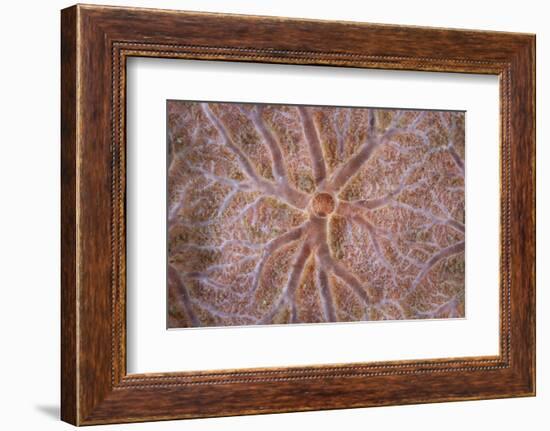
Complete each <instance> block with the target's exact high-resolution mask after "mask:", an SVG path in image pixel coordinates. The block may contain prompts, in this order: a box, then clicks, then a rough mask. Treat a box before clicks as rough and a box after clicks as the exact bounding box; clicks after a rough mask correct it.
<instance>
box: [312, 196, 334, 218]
mask: <svg viewBox="0 0 550 431" xmlns="http://www.w3.org/2000/svg"><path fill="white" fill-rule="evenodd" d="M334 207H335V202H334V198H333V197H332V195H330V194H329V193H324V192H323V193H317V194H316V195H315V196H313V199H312V200H311V211H312V212H313V214H315V215H316V216H318V217H326V216H327V215H329V214H330V213H331V212H332V211H334Z"/></svg>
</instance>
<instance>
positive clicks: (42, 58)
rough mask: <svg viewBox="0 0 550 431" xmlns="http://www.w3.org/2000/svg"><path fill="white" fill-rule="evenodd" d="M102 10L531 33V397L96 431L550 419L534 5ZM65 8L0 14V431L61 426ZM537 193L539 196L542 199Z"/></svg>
mask: <svg viewBox="0 0 550 431" xmlns="http://www.w3.org/2000/svg"><path fill="white" fill-rule="evenodd" d="M103 3H109V4H115V3H116V4H121V5H124V4H126V5H133V6H149V7H166V8H174V9H189V10H210V11H221V12H235V13H252V14H264V15H283V16H296V17H310V18H322V19H346V20H358V21H370V22H380V23H393V24H413V25H431V26H441V27H457V28H478V29H487V30H506V31H525V32H536V33H537V56H538V58H537V64H538V66H537V76H538V82H537V92H538V95H537V114H538V115H537V116H538V118H539V122H538V125H537V140H538V152H537V154H538V173H537V176H538V205H537V212H538V214H537V219H538V220H539V227H538V238H537V248H538V262H539V265H538V271H537V277H538V289H537V311H538V319H537V325H538V326H537V327H538V330H537V333H538V344H537V353H538V379H537V383H538V396H537V397H536V398H524V399H508V400H494V401H476V402H461V403H445V404H437V405H418V406H405V407H387V408H371V409H357V410H342V411H329V412H311V413H294V414H285V415H268V416H255V417H238V418H222V419H207V420H195V421H186V422H164V423H156V424H134V425H122V426H116V427H113V426H106V427H99V428H98V429H102V428H105V429H136V430H137V429H147V430H164V429H166V430H168V429H178V430H227V429H239V430H257V429H265V430H276V429H277V430H278V429H281V428H283V429H284V428H287V429H296V428H305V429H320V430H325V429H326V430H329V429H335V428H340V429H346V430H347V429H349V430H353V429H361V430H363V429H365V428H372V429H377V428H378V429H380V428H384V429H388V430H392V429H399V427H401V428H406V429H408V430H414V429H418V430H420V429H421V430H438V431H439V430H441V429H445V430H449V431H451V430H464V429H469V428H472V429H476V428H481V427H491V428H494V429H499V430H516V429H534V430H537V429H540V430H542V429H547V428H548V423H550V415H549V413H548V405H549V403H550V372H549V371H548V370H549V366H548V365H547V364H548V362H549V361H550V352H549V345H550V344H549V342H548V338H549V334H550V332H549V331H550V330H549V329H548V326H549V324H550V321H549V318H548V310H549V309H550V297H549V296H548V294H547V293H546V292H545V291H544V290H545V289H544V286H545V284H546V285H547V284H548V282H549V277H550V272H549V270H548V269H547V267H548V265H546V267H545V266H544V261H548V259H549V252H550V250H549V249H548V247H549V246H550V230H549V229H548V228H547V227H546V226H545V225H544V224H543V222H542V220H543V219H544V218H546V219H548V217H550V196H549V195H548V192H547V190H548V188H549V187H550V170H548V169H545V170H543V167H544V166H546V167H548V166H549V165H550V150H549V149H548V147H547V146H546V145H544V144H545V143H546V142H547V141H548V138H549V136H548V135H549V133H550V126H548V122H546V121H544V119H546V118H548V117H549V116H550V101H549V100H550V99H549V97H550V92H549V87H548V86H549V83H550V78H548V77H549V76H550V68H549V63H548V54H547V53H548V52H549V51H550V42H549V40H550V28H548V25H547V18H548V15H549V14H548V12H547V11H546V10H544V3H545V2H541V1H535V0H533V1H529V0H524V1H522V2H518V1H514V2H507V1H503V0H501V1H494V2H480V1H479V0H474V1H470V0H461V1H460V2H453V3H447V4H445V3H442V2H440V1H415V2H410V1H401V0H394V1H393V2H391V4H388V3H387V2H369V3H368V4H367V3H365V2H358V1H356V0H339V1H337V2H334V1H324V2H319V1H318V2H306V1H302V2H298V1H296V0H288V1H286V0H264V1H260V0H255V1H244V0H243V1H237V0H218V1H214V0H197V1H166V0H165V1H152V0H150V1H143V0H142V1H139V0H133V1H130V2H126V1H118V2H109V1H103ZM69 4H70V3H68V2H64V1H56V0H52V1H48V2H38V1H27V2H7V3H6V4H4V5H3V8H2V14H1V16H0V24H1V25H0V31H1V32H2V39H1V40H2V48H3V52H2V54H3V55H2V64H1V68H0V74H1V79H0V106H1V112H0V115H1V117H0V118H2V122H1V124H0V143H1V144H0V145H1V147H0V148H1V150H0V151H1V154H0V184H1V186H0V192H1V197H2V200H1V202H2V207H1V211H0V217H1V223H0V262H1V267H0V286H1V288H2V292H3V297H2V301H1V303H0V304H1V305H0V307H1V308H0V320H1V324H2V326H1V327H2V338H3V340H2V354H1V355H0V366H1V370H2V381H1V383H0V397H1V398H2V399H1V400H0V401H1V402H2V404H1V405H2V415H1V416H0V426H2V428H5V429H9V430H19V429H25V430H26V429H40V430H55V429H70V427H69V426H68V425H66V424H63V423H60V422H59V421H58V420H57V416H58V409H59V404H58V399H59V388H58V384H59V88H60V87H59V9H60V8H62V7H65V6H68V5H69ZM543 190H544V191H545V194H543Z"/></svg>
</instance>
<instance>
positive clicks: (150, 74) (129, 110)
mask: <svg viewBox="0 0 550 431" xmlns="http://www.w3.org/2000/svg"><path fill="white" fill-rule="evenodd" d="M61 18H62V19H61V50H62V64H61V72H62V77H61V78H62V94H61V107H62V108H61V119H62V150H61V163H62V182H61V189H62V190H61V191H62V196H61V201H62V202H61V204H62V238H61V239H62V286H61V291H62V325H61V335H62V337H61V339H62V345H61V351H62V364H61V366H62V373H61V374H62V382H61V398H62V399H61V415H62V419H63V420H65V421H67V422H69V423H72V424H74V425H92V424H105V423H118V422H138V421H153V420H167V419H180V418H198V417H213V416H229V415H241V414H259V413H274V412H289V411H306V410H321V409H340V408H353V407H369V406H382V405H396V404H413V403H431V402H442V401H456V400H475V399H490V398H503V397H519V396H533V395H534V394H535V108H534V101H535V76H534V74H535V36H534V35H530V34H517V33H504V32H487V31H472V30H451V29H440V28H423V27H403V26H391V25H379V24H365V23H353V22H330V21H314V20H299V19H287V18H277V17H256V16H241V15H221V14H212V13H197V12H179V11H168V10H153V9H135V8H120V7H105V6H93V5H77V6H73V7H70V8H68V9H64V10H63V11H62V13H61Z"/></svg>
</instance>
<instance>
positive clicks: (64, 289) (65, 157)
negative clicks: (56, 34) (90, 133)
mask: <svg viewBox="0 0 550 431" xmlns="http://www.w3.org/2000/svg"><path fill="white" fill-rule="evenodd" d="M78 31H79V25H78V6H72V7H70V8H66V9H63V10H62V11H61V316H62V318H61V370H60V371H61V373H60V374H61V412H60V414H61V420H63V421H65V422H68V423H70V424H73V425H78V423H79V408H78V407H79V406H78V404H79V403H78V398H79V396H78V393H79V391H78V384H79V383H78V381H79V379H78V324H77V321H78V317H77V315H78V309H77V308H78V297H77V296H78V295H77V213H78V209H77V205H78V201H77V200H78V186H77V176H78V174H77V139H78V131H77V129H78V126H77V122H78V106H77V105H78V92H79V90H78V82H77V81H78V39H79V37H78Z"/></svg>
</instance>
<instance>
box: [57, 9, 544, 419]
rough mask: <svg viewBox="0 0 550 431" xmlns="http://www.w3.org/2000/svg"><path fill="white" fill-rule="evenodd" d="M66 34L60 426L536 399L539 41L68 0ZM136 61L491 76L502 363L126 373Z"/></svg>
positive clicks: (516, 36)
mask: <svg viewBox="0 0 550 431" xmlns="http://www.w3.org/2000/svg"><path fill="white" fill-rule="evenodd" d="M61 37H62V43H61V45H62V155H61V156H62V340H63V341H62V418H63V420H65V421H67V422H70V423H73V424H77V425H86V424H98V423H111V422H135V421H144V420H160V419H175V418H188V417H207V416H222V415H237V414H253V413H271V412H285V411H305V410H316V409H330V408H351V407H365V406H376V405H389V404H410V403H420V402H440V401H447V400H466V399H480V398H501V397H510V396H528V395H534V391H535V293H534V292H535V290H534V289H535V172H534V167H535V163H534V160H535V142H534V118H535V112H534V97H535V96H534V95H535V88H534V83H535V79H534V70H535V68H534V66H535V50H534V49H535V38H534V36H533V35H525V34H512V33H498V32H480V31H465V30H460V31H459V30H447V29H431V28H421V27H401V26H388V25H373V24H359V23H342V22H328V21H311V20H310V21H308V20H295V19H284V18H270V17H251V16H239V15H218V14H203V13H187V12H176V11H161V10H146V9H130V8H116V7H100V6H74V7H72V8H69V9H65V10H64V11H62V33H61ZM129 56H148V57H166V58H192V59H200V60H205V61H207V60H224V61H247V62H265V63H286V64H310V65H333V66H346V67H365V68H382V69H406V70H427V71H445V72H466V73H486V74H496V75H499V76H500V82H501V97H500V99H501V100H500V102H501V127H502V129H501V157H502V160H501V210H502V211H501V212H502V215H501V220H500V225H501V256H502V259H501V286H500V288H501V307H500V315H501V344H500V345H501V349H500V354H499V356H497V357H483V358H477V357H476V358H473V357H468V358H454V359H453V358H451V359H450V358H444V359H441V360H437V359H434V360H423V361H405V362H383V363H365V364H339V365H330V366H309V367H307V366H306V367H296V368H269V369H252V370H251V369H247V370H225V371H217V372H213V371H208V370H206V371H204V372H188V373H158V374H141V375H127V373H126V366H125V363H126V351H125V333H126V330H125V325H126V321H125V296H126V286H125V280H126V275H125V274H126V273H125V204H124V203H125V188H126V187H125V177H126V176H125V151H126V140H125V121H126V120H125V115H126V113H125V98H126V70H125V65H126V59H127V58H128V57H129ZM495 222H497V221H496V220H495ZM495 252H496V251H495ZM304 394H307V395H304Z"/></svg>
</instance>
